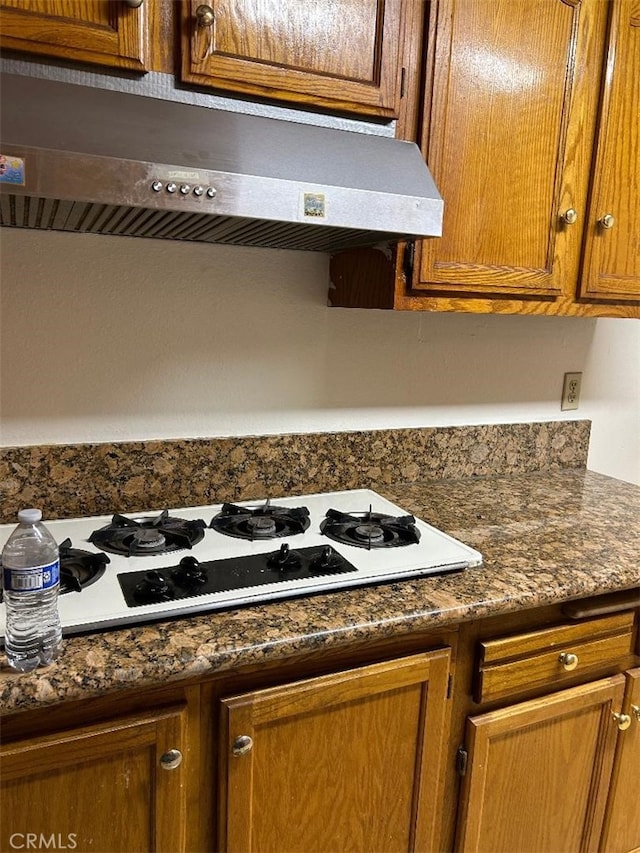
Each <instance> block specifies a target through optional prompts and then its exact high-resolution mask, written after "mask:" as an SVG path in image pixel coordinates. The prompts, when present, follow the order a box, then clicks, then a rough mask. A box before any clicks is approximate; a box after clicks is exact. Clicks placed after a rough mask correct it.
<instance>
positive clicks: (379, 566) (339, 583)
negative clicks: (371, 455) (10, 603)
mask: <svg viewBox="0 0 640 853" xmlns="http://www.w3.org/2000/svg"><path fill="white" fill-rule="evenodd" d="M263 503H264V501H259V500H258V501H245V502H238V503H237V504H236V505H237V506H246V507H258V506H260V505H261V504H263ZM271 503H272V504H273V505H274V506H282V507H300V506H306V507H307V508H308V510H309V512H310V522H311V523H310V526H309V528H308V529H307V530H306V531H305V532H304V533H300V534H296V535H294V536H287V537H280V538H277V539H262V540H254V541H248V540H244V539H237V538H233V537H230V536H225V535H224V534H222V533H218V532H217V531H215V530H212V529H209V527H208V525H209V523H210V522H211V519H212V518H213V517H214V515H216V514H217V513H218V512H219V511H220V509H221V506H222V505H221V504H216V505H213V506H201V507H187V508H182V509H170V510H169V515H170V516H172V517H174V518H184V519H202V520H203V521H204V522H205V523H206V525H207V529H206V530H205V531H204V538H203V540H202V541H201V542H199V543H197V544H196V545H194V546H193V547H192V548H191V549H190V550H180V551H174V552H172V553H169V554H163V555H153V556H151V555H149V556H135V557H124V556H119V555H116V554H112V553H108V557H109V561H110V562H109V564H108V565H107V567H106V571H105V573H104V575H103V576H102V578H100V579H99V580H98V581H96V582H95V583H93V584H91V585H90V586H87V587H85V588H84V589H83V590H82V592H69V593H65V594H64V595H61V596H60V597H59V609H60V618H61V621H62V625H63V632H64V633H65V634H71V633H79V632H82V631H90V630H97V629H101V628H108V627H112V626H116V625H126V624H138V623H142V622H148V621H153V620H158V619H162V618H164V617H169V616H183V615H186V614H192V613H202V612H206V611H208V610H219V609H222V608H232V607H236V606H240V605H244V604H256V603H258V602H263V601H272V600H275V599H278V598H289V597H292V596H299V595H308V594H311V593H314V592H322V591H336V592H337V591H338V590H340V589H344V588H347V587H351V586H362V585H365V584H375V583H382V582H385V581H392V580H401V579H403V578H410V577H423V576H426V575H431V574H439V573H442V572H446V571H455V570H461V569H465V568H469V567H471V566H478V565H480V564H481V563H482V555H481V554H480V553H479V552H478V551H476V550H474V549H473V548H469V547H468V546H466V545H464V544H463V543H461V542H458V541H457V540H456V539H454V538H452V537H451V536H448V535H447V534H445V533H442V532H441V531H439V530H437V529H436V528H434V527H432V526H431V525H429V524H427V523H426V522H424V521H421V520H420V519H416V526H417V528H418V530H419V531H420V541H419V542H418V543H417V544H410V545H407V546H405V547H395V548H381V549H372V550H367V549H366V548H360V547H356V546H354V545H348V544H342V543H339V542H335V541H333V540H331V539H329V538H328V537H327V536H325V535H323V534H321V533H320V523H321V521H322V520H323V519H324V517H325V515H326V513H327V510H329V509H334V510H338V511H339V512H344V513H363V512H366V511H367V510H369V508H371V510H372V511H373V512H374V513H375V512H377V513H384V514H388V515H392V516H402V515H407V512H406V511H405V510H403V509H402V508H401V507H399V506H396V505H395V504H393V503H391V502H390V501H388V500H386V499H385V498H383V497H382V496H381V495H378V494H377V493H376V492H373V491H371V490H369V489H358V490H351V491H343V492H328V493H324V494H316V495H301V496H297V497H290V498H277V499H273V500H272V502H271ZM163 509H166V507H159V508H154V509H151V510H148V511H145V512H139V513H123V515H125V516H127V517H128V518H132V519H142V518H148V517H153V516H157V515H158V514H159V513H160V512H161V511H162V510H163ZM111 518H112V516H111V515H102V516H90V517H86V518H78V519H65V520H59V521H49V522H47V521H45V523H46V525H47V527H48V528H49V530H50V531H51V533H52V534H53V536H54V537H55V539H56V541H57V542H58V544H60V543H61V542H63V541H64V540H65V539H67V538H69V539H71V542H72V546H73V547H74V548H78V549H82V550H85V551H91V552H99V551H100V549H99V548H97V547H96V546H94V545H93V544H92V543H91V542H89V541H88V539H89V536H90V534H91V533H92V532H93V531H95V530H97V529H98V528H101V527H105V526H106V525H108V524H109V523H110V522H111ZM14 528H15V524H5V525H0V549H1V548H2V546H3V545H4V543H5V541H6V540H7V538H8V537H9V535H10V533H11V532H12V531H13V529H14ZM283 543H287V544H288V545H289V547H290V549H291V550H294V549H297V548H311V547H318V548H321V547H322V546H326V545H330V546H331V547H332V548H333V549H334V550H335V551H337V552H338V553H340V554H341V555H342V556H343V557H345V558H346V559H347V560H348V561H349V562H350V563H351V564H352V566H353V567H354V568H355V569H356V571H352V572H349V573H345V574H335V575H332V574H330V573H329V574H324V575H321V576H318V577H307V578H291V579H286V580H278V582H277V583H267V584H263V585H260V586H253V587H247V588H244V589H236V590H225V591H222V592H214V593H208V594H204V595H194V596H192V597H189V598H181V599H179V600H176V601H167V602H160V603H157V604H144V605H140V606H136V607H130V606H129V605H128V604H127V602H126V601H125V598H124V595H123V593H122V590H121V587H120V583H119V581H118V575H119V574H126V573H130V572H134V571H135V572H141V571H142V572H144V571H149V570H157V571H159V572H163V571H166V572H169V571H170V570H171V569H172V568H174V567H176V566H177V565H178V563H179V562H180V560H181V559H182V557H184V556H185V555H192V556H194V557H195V558H196V559H197V560H198V561H199V562H200V563H203V562H205V561H213V560H223V559H227V558H230V557H247V556H251V555H255V554H271V553H273V552H275V551H278V549H279V548H280V546H281V545H282V544H283ZM0 634H2V635H4V605H2V606H0Z"/></svg>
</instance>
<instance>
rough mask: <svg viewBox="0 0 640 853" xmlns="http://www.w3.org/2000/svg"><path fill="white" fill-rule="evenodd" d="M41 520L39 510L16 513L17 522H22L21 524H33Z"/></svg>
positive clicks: (25, 510) (24, 510) (23, 510)
mask: <svg viewBox="0 0 640 853" xmlns="http://www.w3.org/2000/svg"><path fill="white" fill-rule="evenodd" d="M41 519H42V510H41V509H21V510H20V512H19V513H18V521H20V522H22V524H35V523H36V522H37V521H40V520H41Z"/></svg>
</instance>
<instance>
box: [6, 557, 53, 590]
mask: <svg viewBox="0 0 640 853" xmlns="http://www.w3.org/2000/svg"><path fill="white" fill-rule="evenodd" d="M3 572H4V588H5V589H6V590H9V591H10V592H38V591H39V590H42V589H51V587H53V586H56V584H58V583H59V582H60V561H59V560H56V561H55V562H53V563H47V564H46V565H45V566H30V567H29V568H28V569H12V568H9V567H8V566H4V567H3Z"/></svg>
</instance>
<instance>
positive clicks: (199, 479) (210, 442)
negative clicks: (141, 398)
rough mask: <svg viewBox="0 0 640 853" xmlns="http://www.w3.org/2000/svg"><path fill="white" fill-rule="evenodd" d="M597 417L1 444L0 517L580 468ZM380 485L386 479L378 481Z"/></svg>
mask: <svg viewBox="0 0 640 853" xmlns="http://www.w3.org/2000/svg"><path fill="white" fill-rule="evenodd" d="M590 426H591V424H590V422H589V421H584V420H578V421H549V422H541V423H540V422H534V423H524V424H484V425H480V426H457V427H425V428H422V429H395V430H391V429H387V430H366V431H361V432H332V433H308V434H285V435H266V436H236V437H231V438H198V439H174V440H162V441H138V442H135V441H130V442H122V443H117V444H110V443H106V444H73V445H44V446H39V447H7V448H4V449H2V450H0V494H2V501H1V502H0V523H3V522H6V523H11V522H13V521H14V520H15V517H16V513H17V512H18V510H19V509H21V508H22V507H23V506H37V507H40V509H42V512H43V515H44V517H45V518H74V517H78V516H85V515H100V514H101V513H112V512H139V511H140V510H148V509H150V508H151V507H158V508H161V507H182V506H200V505H202V504H212V503H221V502H223V501H240V500H252V499H254V498H266V497H270V498H278V497H283V496H284V495H296V494H297V495H308V494H313V493H314V492H327V491H332V490H335V489H356V488H367V487H368V488H376V486H378V487H379V486H381V485H390V484H391V483H394V482H397V481H402V482H415V481H417V480H421V479H424V478H427V477H428V478H434V479H435V478H452V477H478V476H485V475H487V474H518V473H524V472H526V471H541V470H558V469H560V468H584V467H585V466H586V460H587V451H588V448H589V431H590ZM378 490H379V489H378Z"/></svg>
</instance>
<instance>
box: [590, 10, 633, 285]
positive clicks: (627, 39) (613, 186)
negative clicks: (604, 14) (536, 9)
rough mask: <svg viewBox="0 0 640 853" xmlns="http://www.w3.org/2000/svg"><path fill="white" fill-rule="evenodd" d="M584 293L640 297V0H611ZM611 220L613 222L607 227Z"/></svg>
mask: <svg viewBox="0 0 640 853" xmlns="http://www.w3.org/2000/svg"><path fill="white" fill-rule="evenodd" d="M606 68H607V74H606V76H605V80H604V85H603V94H602V106H601V113H600V123H599V128H598V136H597V142H596V152H595V164H594V173H593V187H592V192H591V197H590V201H589V206H588V209H587V218H586V224H585V257H584V274H583V276H582V278H581V292H582V294H583V295H584V296H595V297H600V298H608V299H611V298H615V299H619V300H623V299H638V298H640V0H612V14H611V19H610V25H609V38H608V44H607V58H606ZM607 225H610V227H606V226H607Z"/></svg>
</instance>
